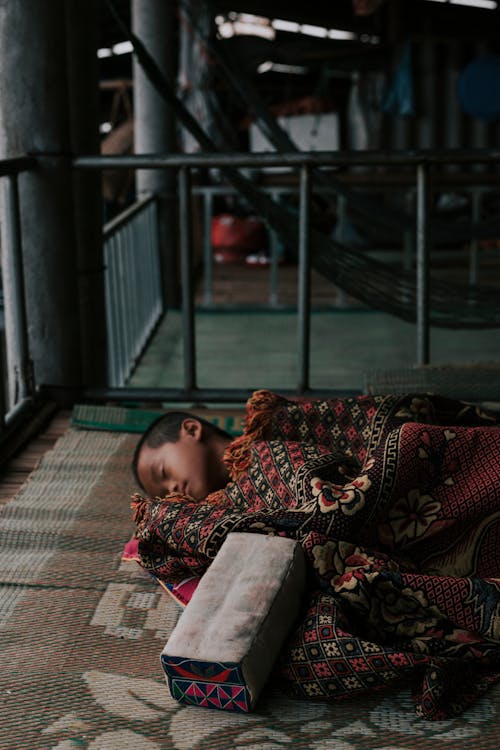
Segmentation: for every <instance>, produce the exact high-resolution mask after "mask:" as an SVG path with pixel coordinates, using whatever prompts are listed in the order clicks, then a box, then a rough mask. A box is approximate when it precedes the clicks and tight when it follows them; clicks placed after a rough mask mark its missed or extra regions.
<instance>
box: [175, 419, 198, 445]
mask: <svg viewBox="0 0 500 750" xmlns="http://www.w3.org/2000/svg"><path fill="white" fill-rule="evenodd" d="M202 435H203V425H202V424H201V422H200V421H199V419H196V417H186V419H183V420H182V424H181V431H180V436H181V437H183V436H184V437H190V438H194V439H195V440H201V437H202Z"/></svg>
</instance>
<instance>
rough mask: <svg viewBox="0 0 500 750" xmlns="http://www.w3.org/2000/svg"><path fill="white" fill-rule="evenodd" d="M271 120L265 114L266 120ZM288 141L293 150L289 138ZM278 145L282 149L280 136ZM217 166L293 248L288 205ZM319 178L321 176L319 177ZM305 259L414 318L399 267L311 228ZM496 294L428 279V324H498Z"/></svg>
mask: <svg viewBox="0 0 500 750" xmlns="http://www.w3.org/2000/svg"><path fill="white" fill-rule="evenodd" d="M107 5H108V7H109V9H110V11H111V12H112V14H113V16H114V17H115V19H116V21H117V23H118V24H119V25H120V27H121V28H122V30H123V32H124V34H126V36H127V38H128V40H129V41H130V42H131V44H132V46H133V51H134V54H135V55H136V57H137V60H138V62H139V64H140V65H141V67H142V68H143V70H144V73H145V75H146V76H147V77H148V79H149V80H150V82H151V84H152V85H153V86H154V87H155V88H156V90H157V91H158V93H159V94H160V95H161V96H162V97H163V98H164V99H165V100H166V101H167V102H168V104H169V106H171V107H172V109H173V111H174V112H175V114H176V116H177V117H178V118H179V121H180V122H181V124H182V125H183V126H184V127H185V128H186V129H187V130H188V131H189V132H190V133H191V135H192V136H193V137H194V138H195V139H196V140H197V141H198V143H199V144H200V147H201V148H202V149H203V150H204V151H205V152H207V153H217V152H218V149H217V148H216V146H215V144H214V143H213V141H212V140H211V139H210V137H209V136H208V135H207V134H206V133H205V131H204V130H203V128H202V127H201V126H200V124H199V123H198V121H197V120H196V119H195V118H194V117H193V116H192V115H191V113H190V112H189V111H188V110H187V108H186V107H185V106H184V104H183V103H182V102H181V101H180V100H179V99H178V98H177V96H176V94H175V91H174V87H173V85H172V84H171V83H170V82H168V81H167V80H166V78H165V76H164V75H163V73H162V72H161V71H160V69H159V68H158V66H157V64H156V62H155V61H154V59H153V58H152V57H151V55H150V54H149V52H148V51H147V49H146V48H145V46H144V44H143V43H142V42H141V40H140V39H138V37H137V36H136V35H135V34H134V33H133V32H132V31H131V30H130V29H129V28H128V27H127V25H126V24H125V23H124V22H123V21H122V19H121V18H120V16H119V14H118V13H117V11H116V9H115V8H114V6H113V4H112V2H111V0H107ZM272 119H273V118H272V116H271V115H269V122H271V121H272ZM268 124H269V123H268ZM278 127H279V126H277V125H276V128H278ZM273 130H274V126H271V127H270V128H269V132H273ZM288 145H289V148H291V149H292V150H294V151H297V148H296V147H295V145H294V144H293V143H292V142H291V141H290V144H288ZM280 148H281V149H282V148H283V139H281V146H280ZM220 170H221V172H222V173H223V174H224V176H225V178H226V179H227V180H229V182H231V183H232V184H233V186H234V187H235V188H236V189H237V190H238V191H239V192H240V194H241V195H242V196H243V197H244V198H245V199H246V200H247V201H248V202H249V203H250V205H252V206H253V207H254V209H255V211H256V212H257V214H258V215H260V216H261V217H262V218H263V219H265V220H266V221H267V223H268V224H269V225H270V226H271V227H272V228H273V229H274V231H276V232H277V233H278V234H279V235H280V237H281V238H282V240H283V241H284V242H285V243H286V244H287V246H288V247H289V248H290V249H291V251H292V252H296V249H297V238H298V236H299V231H298V230H299V226H298V225H299V222H298V217H297V216H296V215H295V214H294V213H293V212H292V211H291V210H290V209H289V208H288V207H286V206H285V205H283V204H281V203H279V202H277V201H274V200H273V199H272V198H271V197H270V196H268V195H267V194H266V193H263V192H262V191H261V190H259V189H258V188H257V187H256V186H255V185H254V184H253V183H252V182H251V180H249V179H248V178H247V177H245V176H244V175H243V174H242V173H241V172H239V171H238V170H237V169H234V168H232V167H228V166H222V167H221V168H220ZM319 177H320V179H322V178H323V177H322V176H321V175H319ZM335 187H336V189H337V190H338V191H339V192H340V191H342V192H343V193H344V194H346V191H347V188H345V186H340V185H338V184H336V186H335ZM356 201H357V203H356V205H357V207H358V209H359V210H361V211H362V212H364V213H367V214H368V215H369V216H370V220H371V221H378V220H380V219H383V220H384V221H385V223H386V224H387V223H389V225H392V226H394V225H395V224H399V225H401V215H400V214H397V216H394V215H393V214H394V212H392V211H390V212H389V213H387V212H386V213H385V218H384V213H383V212H382V211H379V210H378V208H377V210H376V211H374V209H373V208H371V209H369V208H367V202H366V200H365V199H359V197H358V198H357V199H356ZM370 211H371V212H370ZM398 217H399V218H398ZM396 219H397V221H396ZM391 221H392V224H391ZM311 263H312V266H313V268H315V269H316V270H317V271H318V272H319V273H321V274H322V275H323V276H325V277H326V278H327V279H329V280H330V281H332V282H334V283H335V284H336V285H337V286H339V287H341V288H342V289H344V290H345V291H346V292H348V293H349V294H351V295H352V296H354V297H356V298H357V299H359V300H360V301H362V302H364V303H366V304H367V305H368V306H370V307H372V308H374V309H377V310H381V311H383V312H387V313H390V314H392V315H395V316H397V317H399V318H402V319H403V320H406V321H409V322H414V321H415V320H416V300H417V289H416V280H415V276H414V274H412V273H410V272H408V271H404V270H402V269H400V268H398V269H394V268H392V267H391V266H390V265H389V264H387V263H384V262H382V261H378V260H375V259H373V258H371V257H368V256H367V255H366V254H364V253H361V252H359V251H358V250H353V249H352V248H350V247H347V246H345V245H342V244H340V243H338V242H336V241H334V240H333V239H331V238H330V237H328V236H326V235H325V234H324V233H322V232H319V231H318V230H316V229H314V228H313V229H312V231H311ZM498 298H499V295H498V292H497V290H496V289H495V288H492V287H485V286H475V287H469V286H468V285H466V284H461V285H459V284H451V283H447V282H443V281H434V280H433V281H432V284H431V286H430V290H429V322H430V324H431V325H435V326H438V327H443V328H496V327H500V304H499V299H498Z"/></svg>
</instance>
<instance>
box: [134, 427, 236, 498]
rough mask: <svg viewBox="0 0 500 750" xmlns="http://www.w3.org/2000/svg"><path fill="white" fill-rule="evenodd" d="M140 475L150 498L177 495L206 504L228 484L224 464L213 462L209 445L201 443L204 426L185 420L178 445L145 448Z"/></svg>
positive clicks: (138, 468) (138, 465)
mask: <svg viewBox="0 0 500 750" xmlns="http://www.w3.org/2000/svg"><path fill="white" fill-rule="evenodd" d="M137 473H138V475H139V479H140V480H141V484H142V486H143V487H144V489H145V490H146V492H147V494H148V495H149V496H150V497H164V496H165V495H167V494H168V493H169V492H178V493H180V494H183V495H190V496H191V497H193V498H194V499H195V500H203V499H204V498H205V497H206V496H207V495H208V494H209V493H210V492H213V491H214V490H217V489H220V488H221V487H223V486H224V484H225V481H224V478H223V467H222V465H221V462H220V461H219V460H217V459H215V460H214V455H213V453H212V451H211V449H210V443H209V441H207V440H202V425H201V423H200V422H198V420H196V419H185V420H184V422H183V423H182V426H181V429H180V432H179V439H178V440H177V441H176V442H175V443H163V445H160V446H159V447H158V448H150V447H149V446H147V445H143V447H142V449H141V452H140V454H139V460H138V462H137Z"/></svg>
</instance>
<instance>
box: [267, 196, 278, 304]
mask: <svg viewBox="0 0 500 750" xmlns="http://www.w3.org/2000/svg"><path fill="white" fill-rule="evenodd" d="M272 198H273V200H274V201H275V202H276V203H277V202H278V201H279V194H278V193H275V192H273V193H272ZM267 231H268V233H269V244H270V247H269V250H270V255H271V279H270V281H271V288H270V292H269V304H270V305H271V307H276V306H277V305H278V264H279V257H278V250H279V247H278V242H279V240H278V235H277V234H276V232H275V231H274V229H273V228H272V227H270V226H268V228H267Z"/></svg>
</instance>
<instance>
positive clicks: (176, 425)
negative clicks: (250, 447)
mask: <svg viewBox="0 0 500 750" xmlns="http://www.w3.org/2000/svg"><path fill="white" fill-rule="evenodd" d="M185 419H197V420H198V422H201V424H202V425H203V427H204V428H205V430H206V432H207V433H208V434H209V435H220V436H221V437H224V438H228V439H229V440H231V435H230V434H229V433H228V432H226V431H225V430H223V429H222V428H221V427H218V426H217V425H216V424H213V423H212V422H209V421H208V419H204V418H203V417H198V416H197V415H196V414H191V413H190V412H188V411H167V412H166V413H165V414H162V415H161V416H159V417H158V419H155V420H154V421H153V422H151V424H150V425H149V426H148V427H147V429H146V431H145V432H144V433H143V434H142V435H141V437H140V439H139V441H138V443H137V445H136V446H135V450H134V456H133V458H132V471H133V473H134V477H135V481H136V482H137V484H138V485H139V487H141V489H144V487H143V486H142V483H141V481H140V479H139V473H138V471H137V464H138V463H139V456H140V453H141V450H142V448H143V446H144V445H147V446H148V448H159V447H160V445H163V444H164V443H176V442H177V440H178V439H179V432H180V429H181V426H182V423H183V422H184V420H185Z"/></svg>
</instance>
